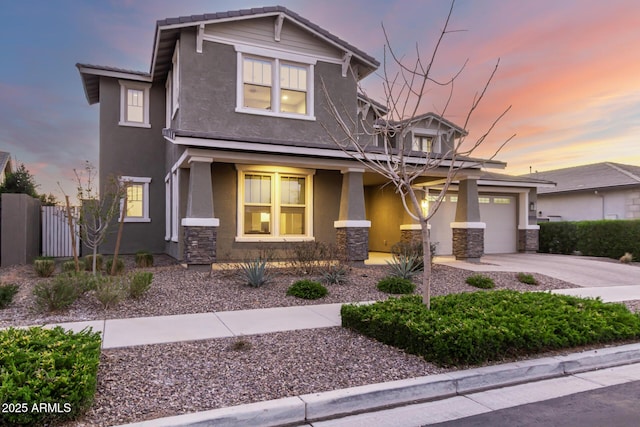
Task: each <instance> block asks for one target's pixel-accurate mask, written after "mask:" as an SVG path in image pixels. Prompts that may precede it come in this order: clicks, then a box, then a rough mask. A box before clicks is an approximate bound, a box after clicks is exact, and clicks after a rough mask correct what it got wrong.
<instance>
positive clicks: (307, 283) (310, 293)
mask: <svg viewBox="0 0 640 427" xmlns="http://www.w3.org/2000/svg"><path fill="white" fill-rule="evenodd" d="M328 293H329V291H328V290H327V288H325V287H324V286H322V283H319V282H315V281H313V280H307V279H305V280H298V281H297V282H295V283H294V284H293V285H291V286H289V289H287V295H289V296H294V297H298V298H302V299H318V298H322V297H324V296H325V295H327V294H328Z"/></svg>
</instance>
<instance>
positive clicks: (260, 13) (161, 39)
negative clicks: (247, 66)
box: [76, 6, 380, 104]
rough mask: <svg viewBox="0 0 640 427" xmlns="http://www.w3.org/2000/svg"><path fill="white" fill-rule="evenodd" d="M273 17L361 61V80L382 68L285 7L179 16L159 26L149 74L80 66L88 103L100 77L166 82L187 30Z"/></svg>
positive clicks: (95, 96)
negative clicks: (179, 41) (177, 45)
mask: <svg viewBox="0 0 640 427" xmlns="http://www.w3.org/2000/svg"><path fill="white" fill-rule="evenodd" d="M271 16H272V17H282V19H288V20H289V21H291V22H292V23H293V24H295V25H297V26H298V27H301V28H303V29H305V30H307V31H309V32H311V33H312V34H314V35H315V36H317V37H319V38H320V39H322V40H323V41H325V42H327V43H329V44H331V45H333V46H334V47H336V48H338V49H340V50H342V51H344V52H345V54H346V55H349V56H350V57H352V58H354V59H355V60H357V61H359V63H360V64H362V65H364V67H362V68H361V69H362V70H363V71H364V72H363V73H362V74H361V76H360V77H361V78H362V77H365V76H366V75H368V74H370V73H372V72H373V71H374V70H375V69H377V68H378V67H379V66H380V63H379V62H378V61H377V60H376V59H375V58H374V57H372V56H370V55H368V54H367V53H365V52H364V51H362V50H360V49H358V48H356V47H355V46H353V45H351V44H349V43H347V42H346V41H344V40H342V39H341V38H339V37H337V36H335V35H333V34H331V33H330V32H329V31H327V30H325V29H323V28H322V27H320V26H318V25H316V24H314V23H313V22H311V21H309V20H308V19H306V18H303V17H302V16H300V15H298V14H297V13H295V12H293V11H291V10H289V9H287V8H286V7H283V6H270V7H258V8H252V9H242V10H233V11H229V12H217V13H207V14H203V15H191V16H179V17H176V18H166V19H162V20H159V21H157V22H156V34H155V37H154V41H153V51H152V57H151V66H150V71H149V72H142V71H132V70H125V69H122V68H116V67H109V66H100V65H91V64H81V63H78V64H76V67H77V68H78V70H79V71H80V75H81V77H82V83H83V86H84V90H85V95H86V97H87V101H88V102H89V104H95V103H97V102H98V101H99V97H100V88H99V81H100V76H109V77H117V78H124V79H130V80H139V81H145V82H151V81H164V79H165V78H166V76H167V73H168V72H169V69H170V68H171V63H172V58H173V51H174V48H175V45H176V41H177V39H178V37H179V35H180V31H181V30H182V29H183V28H187V27H199V26H200V25H206V24H213V23H221V22H229V21H237V20H246V19H254V18H264V17H271Z"/></svg>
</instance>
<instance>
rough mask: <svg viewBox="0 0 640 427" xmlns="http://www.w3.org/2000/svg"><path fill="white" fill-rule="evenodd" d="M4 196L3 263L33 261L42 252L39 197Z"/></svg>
mask: <svg viewBox="0 0 640 427" xmlns="http://www.w3.org/2000/svg"><path fill="white" fill-rule="evenodd" d="M1 198H2V199H1V203H2V211H1V215H0V227H1V231H0V236H1V240H2V241H1V242H0V243H1V246H0V250H1V252H0V257H1V261H0V264H1V265H2V267H6V266H10V265H17V264H30V263H31V262H33V260H34V258H36V257H37V256H38V255H39V254H40V200H38V199H34V198H33V197H31V196H29V195H26V194H10V193H4V194H2V196H1Z"/></svg>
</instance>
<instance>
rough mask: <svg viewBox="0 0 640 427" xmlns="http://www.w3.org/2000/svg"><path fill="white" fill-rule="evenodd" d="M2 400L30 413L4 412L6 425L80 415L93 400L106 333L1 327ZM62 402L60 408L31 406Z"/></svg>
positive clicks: (51, 421)
mask: <svg viewBox="0 0 640 427" xmlns="http://www.w3.org/2000/svg"><path fill="white" fill-rule="evenodd" d="M0 349H2V350H1V351H0V403H18V404H20V405H21V406H22V407H25V408H28V410H27V411H26V412H21V413H17V412H11V413H9V412H4V411H3V412H4V413H3V414H2V418H1V419H0V425H51V424H58V423H59V422H61V421H63V420H71V419H74V418H77V417H78V416H79V415H81V414H82V413H83V412H84V411H85V410H87V409H88V408H89V407H90V406H91V403H92V402H93V398H94V394H95V391H96V384H97V373H98V363H99V359H100V334H99V333H93V332H90V331H88V330H84V331H82V332H79V333H72V332H70V331H65V330H63V329H62V328H60V327H56V328H54V329H43V328H39V327H38V328H30V329H13V328H10V329H7V330H2V331H0ZM41 404H50V405H58V409H60V411H58V413H51V412H46V411H34V410H31V409H32V408H33V405H37V406H36V407H39V406H40V405H41Z"/></svg>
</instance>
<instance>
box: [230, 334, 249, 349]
mask: <svg viewBox="0 0 640 427" xmlns="http://www.w3.org/2000/svg"><path fill="white" fill-rule="evenodd" d="M251 347H252V345H251V342H249V341H248V340H246V339H244V338H242V337H239V338H236V339H235V340H234V341H233V342H232V343H231V345H230V346H229V350H231V351H249V350H251Z"/></svg>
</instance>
